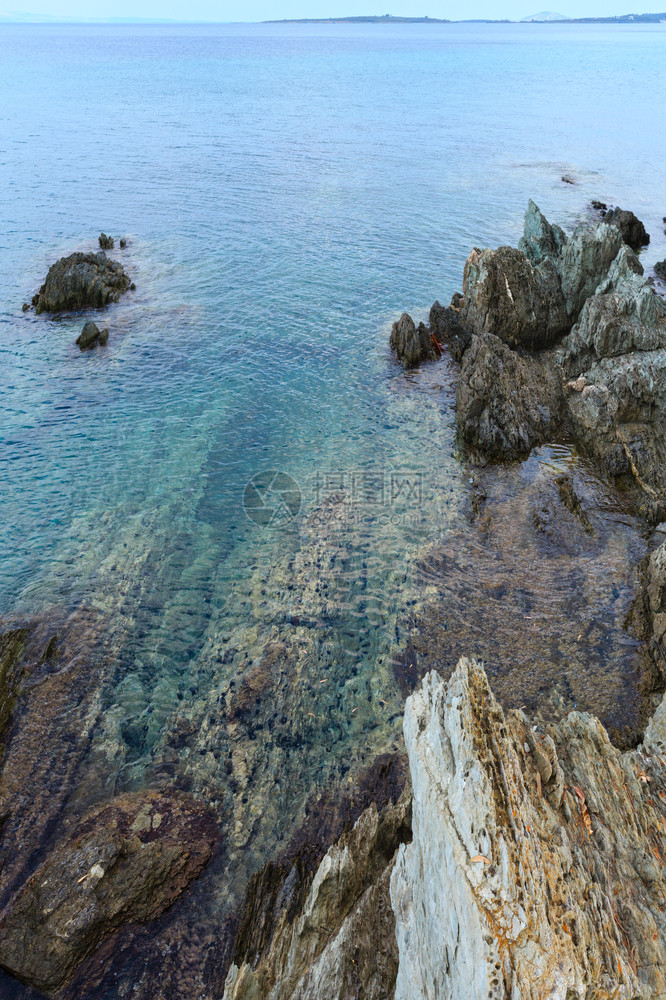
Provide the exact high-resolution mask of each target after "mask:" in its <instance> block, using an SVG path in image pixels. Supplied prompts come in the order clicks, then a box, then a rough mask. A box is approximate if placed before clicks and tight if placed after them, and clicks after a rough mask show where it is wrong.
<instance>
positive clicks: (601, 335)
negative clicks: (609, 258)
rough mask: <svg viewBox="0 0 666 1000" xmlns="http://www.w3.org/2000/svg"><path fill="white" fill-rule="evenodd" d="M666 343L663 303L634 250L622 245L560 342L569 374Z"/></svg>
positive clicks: (653, 348)
mask: <svg viewBox="0 0 666 1000" xmlns="http://www.w3.org/2000/svg"><path fill="white" fill-rule="evenodd" d="M664 346H666V303H665V302H664V300H663V299H662V298H660V297H659V296H658V295H656V294H655V291H654V289H653V287H652V286H651V285H650V283H649V281H648V280H647V279H646V278H645V277H644V274H643V268H642V266H641V263H640V261H639V260H638V258H637V257H636V255H635V253H634V252H633V251H632V250H630V249H629V247H627V246H623V247H622V248H621V249H620V252H619V253H618V255H617V257H616V259H615V260H614V261H613V264H612V265H611V268H610V270H609V272H608V276H607V278H606V279H605V281H603V282H602V283H601V284H600V285H599V287H598V288H597V292H596V294H595V295H592V296H590V298H589V299H588V300H587V301H586V303H585V305H584V306H583V309H582V311H581V314H580V317H579V319H578V322H577V323H576V325H575V326H574V328H573V330H572V331H571V333H570V334H569V336H568V337H567V339H566V341H565V343H564V349H565V363H566V366H567V370H568V372H569V374H570V375H572V376H573V375H578V374H580V373H581V372H582V371H584V370H585V368H587V367H588V366H589V365H590V364H592V363H593V362H594V361H595V360H597V359H599V358H608V357H614V356H618V355H623V354H629V353H630V352H632V351H653V350H655V349H656V348H658V347H664Z"/></svg>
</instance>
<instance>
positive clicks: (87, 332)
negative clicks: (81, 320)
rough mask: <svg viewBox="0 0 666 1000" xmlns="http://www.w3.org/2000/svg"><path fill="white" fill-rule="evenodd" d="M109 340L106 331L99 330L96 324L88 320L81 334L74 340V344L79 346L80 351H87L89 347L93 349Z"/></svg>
mask: <svg viewBox="0 0 666 1000" xmlns="http://www.w3.org/2000/svg"><path fill="white" fill-rule="evenodd" d="M108 339H109V331H108V330H107V329H104V330H100V329H99V327H98V326H97V324H96V323H93V322H92V321H91V320H88V322H87V323H85V324H84V326H83V329H82V330H81V333H80V334H79V335H78V337H77V338H76V343H77V344H78V345H79V347H80V348H81V350H82V351H87V350H89V349H90V348H91V347H95V346H96V345H97V344H100V345H102V346H103V345H104V344H106V342H107V340H108Z"/></svg>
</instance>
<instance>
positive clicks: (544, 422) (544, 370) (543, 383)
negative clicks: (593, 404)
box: [456, 334, 564, 455]
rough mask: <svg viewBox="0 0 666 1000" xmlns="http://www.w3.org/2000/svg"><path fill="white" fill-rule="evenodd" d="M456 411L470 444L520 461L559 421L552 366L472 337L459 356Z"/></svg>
mask: <svg viewBox="0 0 666 1000" xmlns="http://www.w3.org/2000/svg"><path fill="white" fill-rule="evenodd" d="M456 409H457V412H458V423H459V425H460V427H461V430H462V433H463V436H464V438H465V440H466V441H467V442H468V443H469V444H471V445H473V446H474V447H476V448H479V449H481V450H482V451H484V452H487V453H490V454H503V455H525V454H527V453H529V451H530V450H531V449H532V448H533V447H534V446H535V445H537V444H539V443H541V442H542V441H545V440H546V439H547V438H548V437H549V436H551V434H552V432H553V428H555V427H559V425H560V424H561V423H562V421H563V416H564V395H563V392H562V379H561V376H560V373H559V371H558V369H557V367H556V366H555V364H554V363H553V362H550V363H546V362H545V361H543V360H539V361H535V360H534V359H533V358H530V357H524V356H520V355H519V354H517V353H516V352H515V351H512V350H511V349H510V348H509V347H507V346H506V344H504V343H503V342H502V341H501V340H499V339H498V338H497V337H494V336H493V335H492V334H487V335H486V336H484V337H480V336H474V337H473V338H472V342H471V346H470V347H469V349H468V350H467V351H466V352H465V354H464V356H463V363H462V368H461V372H460V381H459V383H458V388H457V391H456Z"/></svg>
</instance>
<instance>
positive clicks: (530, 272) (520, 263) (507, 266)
mask: <svg viewBox="0 0 666 1000" xmlns="http://www.w3.org/2000/svg"><path fill="white" fill-rule="evenodd" d="M463 297H464V301H465V306H464V309H463V314H464V318H465V320H466V321H467V322H468V323H469V324H470V325H471V326H472V327H473V328H474V330H475V332H476V333H492V334H494V335H495V336H496V337H499V338H500V340H503V341H504V342H505V343H506V344H508V345H509V346H511V347H516V346H521V347H526V348H528V349H529V350H541V349H542V348H545V347H549V346H550V345H551V344H553V343H554V342H555V341H556V340H558V339H559V338H560V337H561V336H563V335H564V334H565V333H566V332H567V331H568V330H569V329H570V328H571V323H570V320H569V316H568V314H567V310H566V304H565V300H564V297H563V294H562V289H561V287H560V280H559V276H558V273H557V270H556V267H555V265H554V263H553V261H552V260H551V259H550V258H544V259H543V260H542V261H541V262H540V263H539V264H537V265H536V266H533V265H532V263H531V262H530V260H529V259H528V258H527V256H526V255H525V254H524V253H523V252H522V251H521V250H516V249H514V248H513V247H500V248H499V249H498V250H477V249H474V250H472V252H471V254H470V255H469V257H468V258H467V261H466V262H465V271H464V276H463Z"/></svg>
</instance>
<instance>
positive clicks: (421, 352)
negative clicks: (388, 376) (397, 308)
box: [390, 313, 437, 368]
mask: <svg viewBox="0 0 666 1000" xmlns="http://www.w3.org/2000/svg"><path fill="white" fill-rule="evenodd" d="M390 348H391V350H392V351H395V353H396V355H397V358H398V361H401V362H402V363H403V365H404V366H405V368H414V367H415V366H416V365H418V364H419V363H420V362H421V361H432V360H434V358H436V357H437V352H436V349H435V347H434V345H433V342H432V339H431V336H430V331H429V330H428V328H427V327H426V326H425V324H424V323H419V325H418V327H417V326H415V324H414V320H413V319H412V317H411V316H410V315H409V313H403V314H402V316H401V317H400V319H399V320H398V321H397V322H396V323H394V324H393V329H392V330H391V339H390Z"/></svg>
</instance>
